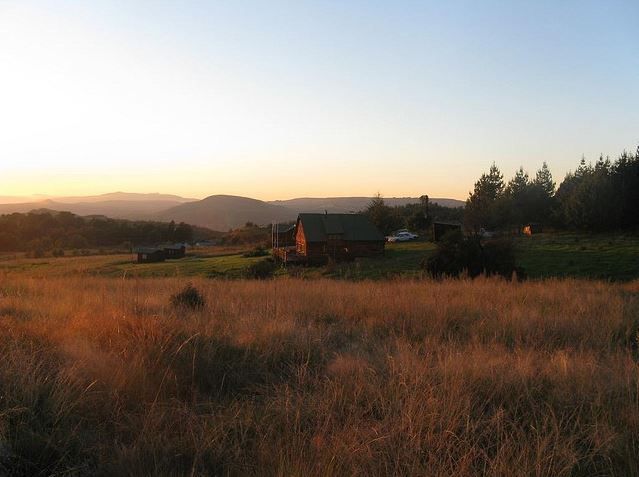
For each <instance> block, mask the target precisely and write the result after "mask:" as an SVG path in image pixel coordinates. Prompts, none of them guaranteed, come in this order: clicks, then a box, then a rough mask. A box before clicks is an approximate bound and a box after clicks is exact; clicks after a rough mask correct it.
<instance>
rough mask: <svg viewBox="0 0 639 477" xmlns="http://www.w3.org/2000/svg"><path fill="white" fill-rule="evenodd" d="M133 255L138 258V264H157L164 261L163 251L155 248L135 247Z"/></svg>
mask: <svg viewBox="0 0 639 477" xmlns="http://www.w3.org/2000/svg"><path fill="white" fill-rule="evenodd" d="M134 253H136V254H137V256H138V259H137V261H138V263H157V262H163V261H164V260H165V259H166V256H165V254H164V250H163V249H161V248H157V247H137V248H136V249H134Z"/></svg>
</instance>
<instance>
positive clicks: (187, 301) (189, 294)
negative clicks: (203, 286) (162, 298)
mask: <svg viewBox="0 0 639 477" xmlns="http://www.w3.org/2000/svg"><path fill="white" fill-rule="evenodd" d="M205 304H206V302H205V300H204V297H203V296H202V294H201V293H200V292H199V291H198V289H197V288H195V287H194V286H193V284H192V283H188V284H187V285H186V286H185V287H184V288H183V289H182V291H180V292H178V293H176V294H174V295H172V296H171V305H173V306H174V307H178V308H190V309H191V310H201V309H202V308H204V305H205Z"/></svg>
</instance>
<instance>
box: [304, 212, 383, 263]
mask: <svg viewBox="0 0 639 477" xmlns="http://www.w3.org/2000/svg"><path fill="white" fill-rule="evenodd" d="M384 244H385V240H384V236H383V235H382V233H381V232H380V231H379V230H378V229H377V227H375V225H373V223H372V222H371V221H370V219H369V218H368V217H366V216H365V215H362V214H327V213H324V214H299V216H298V218H297V223H296V224H295V253H296V255H298V256H300V257H304V258H305V260H306V261H307V262H322V261H326V260H327V259H329V258H331V259H334V260H349V259H352V258H356V257H373V256H378V255H382V254H383V253H384Z"/></svg>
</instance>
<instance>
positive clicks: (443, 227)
mask: <svg viewBox="0 0 639 477" xmlns="http://www.w3.org/2000/svg"><path fill="white" fill-rule="evenodd" d="M453 230H462V224H461V223H459V222H442V221H438V222H433V242H439V241H440V240H441V239H442V237H443V236H444V235H446V234H447V233H448V232H451V231H453Z"/></svg>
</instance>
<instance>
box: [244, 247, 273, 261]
mask: <svg viewBox="0 0 639 477" xmlns="http://www.w3.org/2000/svg"><path fill="white" fill-rule="evenodd" d="M267 255H268V251H267V250H266V249H265V248H264V247H262V246H258V247H255V248H254V249H253V250H249V251H248V252H244V253H243V254H242V256H243V257H245V258H251V257H266V256H267Z"/></svg>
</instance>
